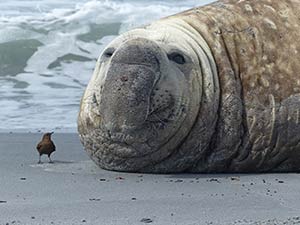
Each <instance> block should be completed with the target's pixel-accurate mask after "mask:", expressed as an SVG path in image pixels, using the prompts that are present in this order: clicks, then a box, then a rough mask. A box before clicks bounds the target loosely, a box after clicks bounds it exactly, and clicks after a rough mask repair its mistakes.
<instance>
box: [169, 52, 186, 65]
mask: <svg viewBox="0 0 300 225" xmlns="http://www.w3.org/2000/svg"><path fill="white" fill-rule="evenodd" d="M168 58H169V59H170V60H172V61H174V62H175V63H177V64H184V63H185V59H184V57H183V55H182V54H180V53H177V52H174V53H171V54H169V55H168Z"/></svg>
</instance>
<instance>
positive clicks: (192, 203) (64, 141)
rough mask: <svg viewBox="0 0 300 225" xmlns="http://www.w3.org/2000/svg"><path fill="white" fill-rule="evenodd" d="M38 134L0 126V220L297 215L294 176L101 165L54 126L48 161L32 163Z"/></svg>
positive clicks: (168, 223) (268, 220)
mask: <svg viewBox="0 0 300 225" xmlns="http://www.w3.org/2000/svg"><path fill="white" fill-rule="evenodd" d="M40 138H41V133H20V132H19V133H18V132H16V133H2V132H0V155H1V157H0V181H1V186H0V225H7V224H9V225H13V224H20V225H21V224H22V225H24V224H30V225H31V224H34V225H35V224H43V225H44V224H45V225H47V224H62V225H64V224H65V225H69V224H76V225H77V224H91V225H92V224H93V225H94V224H101V225H102V224H103V225H124V224H128V225H139V224H140V225H142V224H151V225H152V224H153V225H202V224H204V225H206V224H212V225H213V224H215V225H223V224H226V225H231V224H253V225H254V224H294V223H296V222H300V217H298V216H300V203H299V202H300V196H299V195H298V191H299V187H300V179H299V178H300V175H299V174H296V173H290V174H159V175H155V174H140V173H121V172H111V171H105V170H102V169H100V168H98V167H97V166H96V165H95V164H94V163H93V162H92V161H91V160H90V159H89V158H88V156H87V154H86V153H85V151H84V150H83V146H82V145H81V143H80V141H79V139H78V135H77V134H76V133H54V134H53V141H54V143H55V144H56V146H57V150H56V152H55V153H54V154H53V155H52V159H53V161H54V163H53V164H49V163H48V159H47V157H46V156H44V157H43V158H42V161H43V162H44V163H43V164H37V161H38V154H37V151H36V150H35V145H36V144H37V142H38V141H39V140H40Z"/></svg>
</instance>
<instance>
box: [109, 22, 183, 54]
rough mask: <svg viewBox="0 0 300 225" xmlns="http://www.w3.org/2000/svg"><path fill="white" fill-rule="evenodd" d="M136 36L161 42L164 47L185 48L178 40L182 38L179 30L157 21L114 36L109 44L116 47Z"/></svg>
mask: <svg viewBox="0 0 300 225" xmlns="http://www.w3.org/2000/svg"><path fill="white" fill-rule="evenodd" d="M136 38H143V39H149V40H151V41H154V42H156V43H157V44H162V45H161V46H162V47H163V46H164V47H166V48H170V47H171V46H173V47H177V48H180V49H182V50H183V51H185V50H186V46H185V43H184V42H182V41H180V40H182V38H184V37H182V34H181V32H178V29H176V28H174V27H172V26H169V25H168V24H164V23H160V22H159V21H157V22H154V23H152V24H150V25H148V26H145V27H142V28H137V29H134V30H131V31H128V32H125V33H123V34H121V35H119V36H118V37H117V38H115V39H114V40H113V41H112V42H111V43H110V44H109V46H110V47H118V46H120V45H122V44H123V43H125V42H127V41H129V40H132V39H136Z"/></svg>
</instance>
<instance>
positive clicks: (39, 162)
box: [38, 155, 42, 164]
mask: <svg viewBox="0 0 300 225" xmlns="http://www.w3.org/2000/svg"><path fill="white" fill-rule="evenodd" d="M41 163H42V161H41V155H40V156H39V161H38V164H41Z"/></svg>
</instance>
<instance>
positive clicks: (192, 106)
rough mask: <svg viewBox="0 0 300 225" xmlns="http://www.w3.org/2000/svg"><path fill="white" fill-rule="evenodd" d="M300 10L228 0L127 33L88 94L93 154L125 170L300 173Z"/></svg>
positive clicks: (85, 139) (84, 130) (87, 128)
mask: <svg viewBox="0 0 300 225" xmlns="http://www.w3.org/2000/svg"><path fill="white" fill-rule="evenodd" d="M299 8H300V5H299V3H298V1H296V0H283V1H268V0H261V1H238V0H223V1H220V2H217V3H214V4H212V5H209V6H206V7H203V8H195V9H191V10H189V11H186V12H183V13H181V14H178V15H175V16H172V17H169V18H165V19H162V20H159V21H156V22H154V23H152V24H151V25H149V26H146V27H143V28H140V29H135V30H133V31H130V32H127V33H124V34H122V35H120V36H119V37H118V38H116V39H115V40H114V41H113V42H112V43H110V44H109V45H108V46H107V48H106V49H105V50H104V51H103V53H102V54H101V56H100V57H99V59H98V62H97V65H96V68H95V71H94V75H93V77H92V78H91V80H90V82H89V84H88V87H87V89H86V91H85V93H84V96H83V98H82V101H81V106H80V112H79V117H78V131H79V134H80V139H81V141H82V143H83V145H84V147H85V149H86V151H87V153H88V154H89V155H90V157H91V158H92V159H93V161H94V162H95V163H96V164H97V165H99V166H100V167H102V168H104V169H109V170H117V171H130V172H152V173H175V172H266V171H272V172H286V171H299V169H300V165H299V160H300V151H299V148H300V147H299V143H300V135H299V134H300V123H299V121H300V116H299V115H300V113H299V112H300V110H299V109H300V76H299V71H300V64H299V53H300V44H299V41H296V40H299V39H300V32H299V29H298V30H297V27H298V26H297V24H298V23H299V19H298V18H297V17H296V15H299V13H298V12H297V10H299ZM257 12H259V13H257ZM262 15H263V16H265V17H262ZM279 34H280V35H279ZM285 34H288V35H285ZM289 48H290V49H291V50H290V51H287V49H289ZM291 55H292V56H291Z"/></svg>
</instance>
